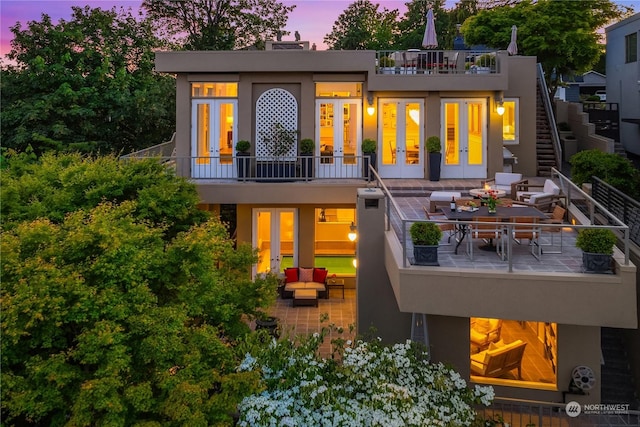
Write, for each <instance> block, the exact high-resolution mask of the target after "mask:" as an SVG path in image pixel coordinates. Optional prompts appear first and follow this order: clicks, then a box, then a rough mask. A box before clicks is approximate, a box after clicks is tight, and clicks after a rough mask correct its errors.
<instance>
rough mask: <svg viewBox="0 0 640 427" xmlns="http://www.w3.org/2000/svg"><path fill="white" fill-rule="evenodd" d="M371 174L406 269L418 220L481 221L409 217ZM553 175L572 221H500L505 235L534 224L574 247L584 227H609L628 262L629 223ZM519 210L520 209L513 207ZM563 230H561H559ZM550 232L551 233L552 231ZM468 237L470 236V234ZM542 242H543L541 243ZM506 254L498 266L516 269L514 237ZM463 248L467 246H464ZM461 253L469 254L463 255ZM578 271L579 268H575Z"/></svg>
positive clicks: (462, 224) (507, 243) (465, 224)
mask: <svg viewBox="0 0 640 427" xmlns="http://www.w3.org/2000/svg"><path fill="white" fill-rule="evenodd" d="M370 173H371V174H372V175H373V176H374V180H375V181H377V185H378V187H380V189H381V190H382V191H383V193H384V194H385V196H386V198H387V200H388V203H387V204H386V207H387V212H386V214H387V215H386V221H387V223H386V229H387V230H391V229H393V230H394V231H395V233H396V235H397V236H398V238H399V240H400V244H401V245H402V252H403V267H404V268H407V267H409V265H410V262H409V261H410V254H411V252H410V251H411V249H412V247H413V246H412V243H411V239H410V237H409V229H410V227H411V225H412V224H413V223H415V222H432V223H435V224H447V225H453V226H454V227H456V228H458V229H460V228H461V227H473V226H475V225H477V224H478V222H476V221H451V220H433V219H431V220H417V219H415V218H407V217H406V216H405V214H404V212H403V210H402V208H401V207H400V206H399V204H398V203H397V202H396V200H395V199H394V197H393V195H392V194H391V192H390V191H389V190H388V189H387V187H386V186H385V184H384V182H383V180H382V179H381V178H380V176H379V175H378V174H377V173H376V172H375V171H373V170H372V171H370ZM552 174H553V175H552V176H553V177H554V179H556V180H557V181H558V182H559V184H560V188H561V189H562V192H563V194H564V195H565V196H566V199H567V208H568V210H569V215H570V217H571V218H573V220H572V222H571V223H563V224H552V223H545V224H539V223H538V224H525V223H512V222H501V223H500V226H501V228H502V230H503V235H504V236H512V235H513V231H514V228H515V227H525V228H526V227H531V228H534V227H535V228H538V229H540V227H543V228H544V229H545V230H547V232H549V231H551V233H552V234H554V235H557V236H559V238H560V239H563V238H564V239H567V240H568V241H569V236H573V237H572V238H571V240H570V241H571V246H575V245H574V243H575V236H576V234H577V232H578V231H579V230H580V229H583V228H608V229H610V230H612V231H613V232H614V233H616V235H617V236H618V237H619V239H620V241H621V245H620V246H621V247H620V249H621V250H622V251H623V252H624V260H623V263H624V265H629V243H630V240H629V227H628V226H626V225H625V224H624V223H623V222H622V221H620V220H619V219H617V218H616V217H615V216H614V215H613V214H611V213H610V212H608V211H607V210H606V209H605V208H604V206H602V205H601V204H599V203H598V202H597V201H595V200H594V199H593V198H592V197H591V196H589V195H588V194H586V193H585V192H584V191H582V190H581V189H579V188H578V187H577V186H576V185H575V184H573V183H572V182H571V181H570V180H569V179H568V178H567V177H565V176H564V175H562V174H561V173H560V172H558V171H557V170H556V169H552ZM514 209H517V208H514ZM585 210H586V212H587V214H586V215H585V214H582V212H583V211H585ZM553 230H557V231H558V232H557V233H553ZM560 231H562V232H560ZM551 233H549V234H551ZM466 238H469V237H468V236H467V237H466ZM453 240H454V241H453V244H454V245H455V244H456V242H455V238H453ZM539 244H542V243H540V242H539ZM504 245H505V246H504V253H505V254H506V257H505V260H504V262H501V263H500V264H499V265H500V266H501V268H502V269H504V270H506V271H508V272H510V273H511V272H513V264H514V258H515V257H514V256H512V254H515V253H516V252H517V251H515V250H514V249H515V248H516V245H517V244H515V243H514V239H511V238H505V239H504ZM564 246H565V250H566V251H568V250H569V245H568V244H566V245H564ZM560 249H561V250H562V246H560ZM571 249H572V250H574V251H575V250H576V249H575V248H573V247H572V248H571ZM461 250H464V248H463V247H462V246H461ZM544 252H545V251H544V249H543V250H542V254H544ZM552 253H558V252H556V251H555V250H554V252H551V249H549V251H548V252H547V255H546V256H553V255H551V254H552ZM461 256H466V255H464V254H461ZM544 259H545V258H544V257H542V258H541V259H540V261H541V264H542V265H543V264H544ZM468 262H469V263H473V262H474V261H473V260H472V259H469V260H468ZM576 272H579V271H576Z"/></svg>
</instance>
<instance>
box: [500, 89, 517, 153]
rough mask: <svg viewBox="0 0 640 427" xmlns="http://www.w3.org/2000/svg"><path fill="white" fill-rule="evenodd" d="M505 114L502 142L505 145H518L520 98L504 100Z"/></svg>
mask: <svg viewBox="0 0 640 427" xmlns="http://www.w3.org/2000/svg"><path fill="white" fill-rule="evenodd" d="M503 105H504V114H503V115H502V143H503V144H504V145H516V144H518V143H519V136H518V134H519V129H518V125H519V123H518V122H519V121H518V109H519V108H518V100H517V99H510V100H505V101H504V104H503Z"/></svg>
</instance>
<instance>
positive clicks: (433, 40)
mask: <svg viewBox="0 0 640 427" xmlns="http://www.w3.org/2000/svg"><path fill="white" fill-rule="evenodd" d="M422 47H425V48H427V49H433V48H436V47H438V38H437V36H436V23H435V20H434V18H433V9H429V12H427V27H426V28H425V30H424V37H423V38H422Z"/></svg>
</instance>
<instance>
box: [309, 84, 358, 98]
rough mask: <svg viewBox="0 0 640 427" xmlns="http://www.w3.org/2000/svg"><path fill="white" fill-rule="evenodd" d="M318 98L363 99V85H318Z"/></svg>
mask: <svg viewBox="0 0 640 427" xmlns="http://www.w3.org/2000/svg"><path fill="white" fill-rule="evenodd" d="M316 97H317V98H362V83H354V82H327V83H316Z"/></svg>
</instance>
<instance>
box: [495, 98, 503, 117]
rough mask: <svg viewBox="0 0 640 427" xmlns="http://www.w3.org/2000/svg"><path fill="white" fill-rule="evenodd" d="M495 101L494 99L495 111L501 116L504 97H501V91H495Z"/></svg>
mask: <svg viewBox="0 0 640 427" xmlns="http://www.w3.org/2000/svg"><path fill="white" fill-rule="evenodd" d="M495 101H496V113H498V115H499V116H501V115H503V114H504V99H503V95H502V92H496V97H495Z"/></svg>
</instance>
